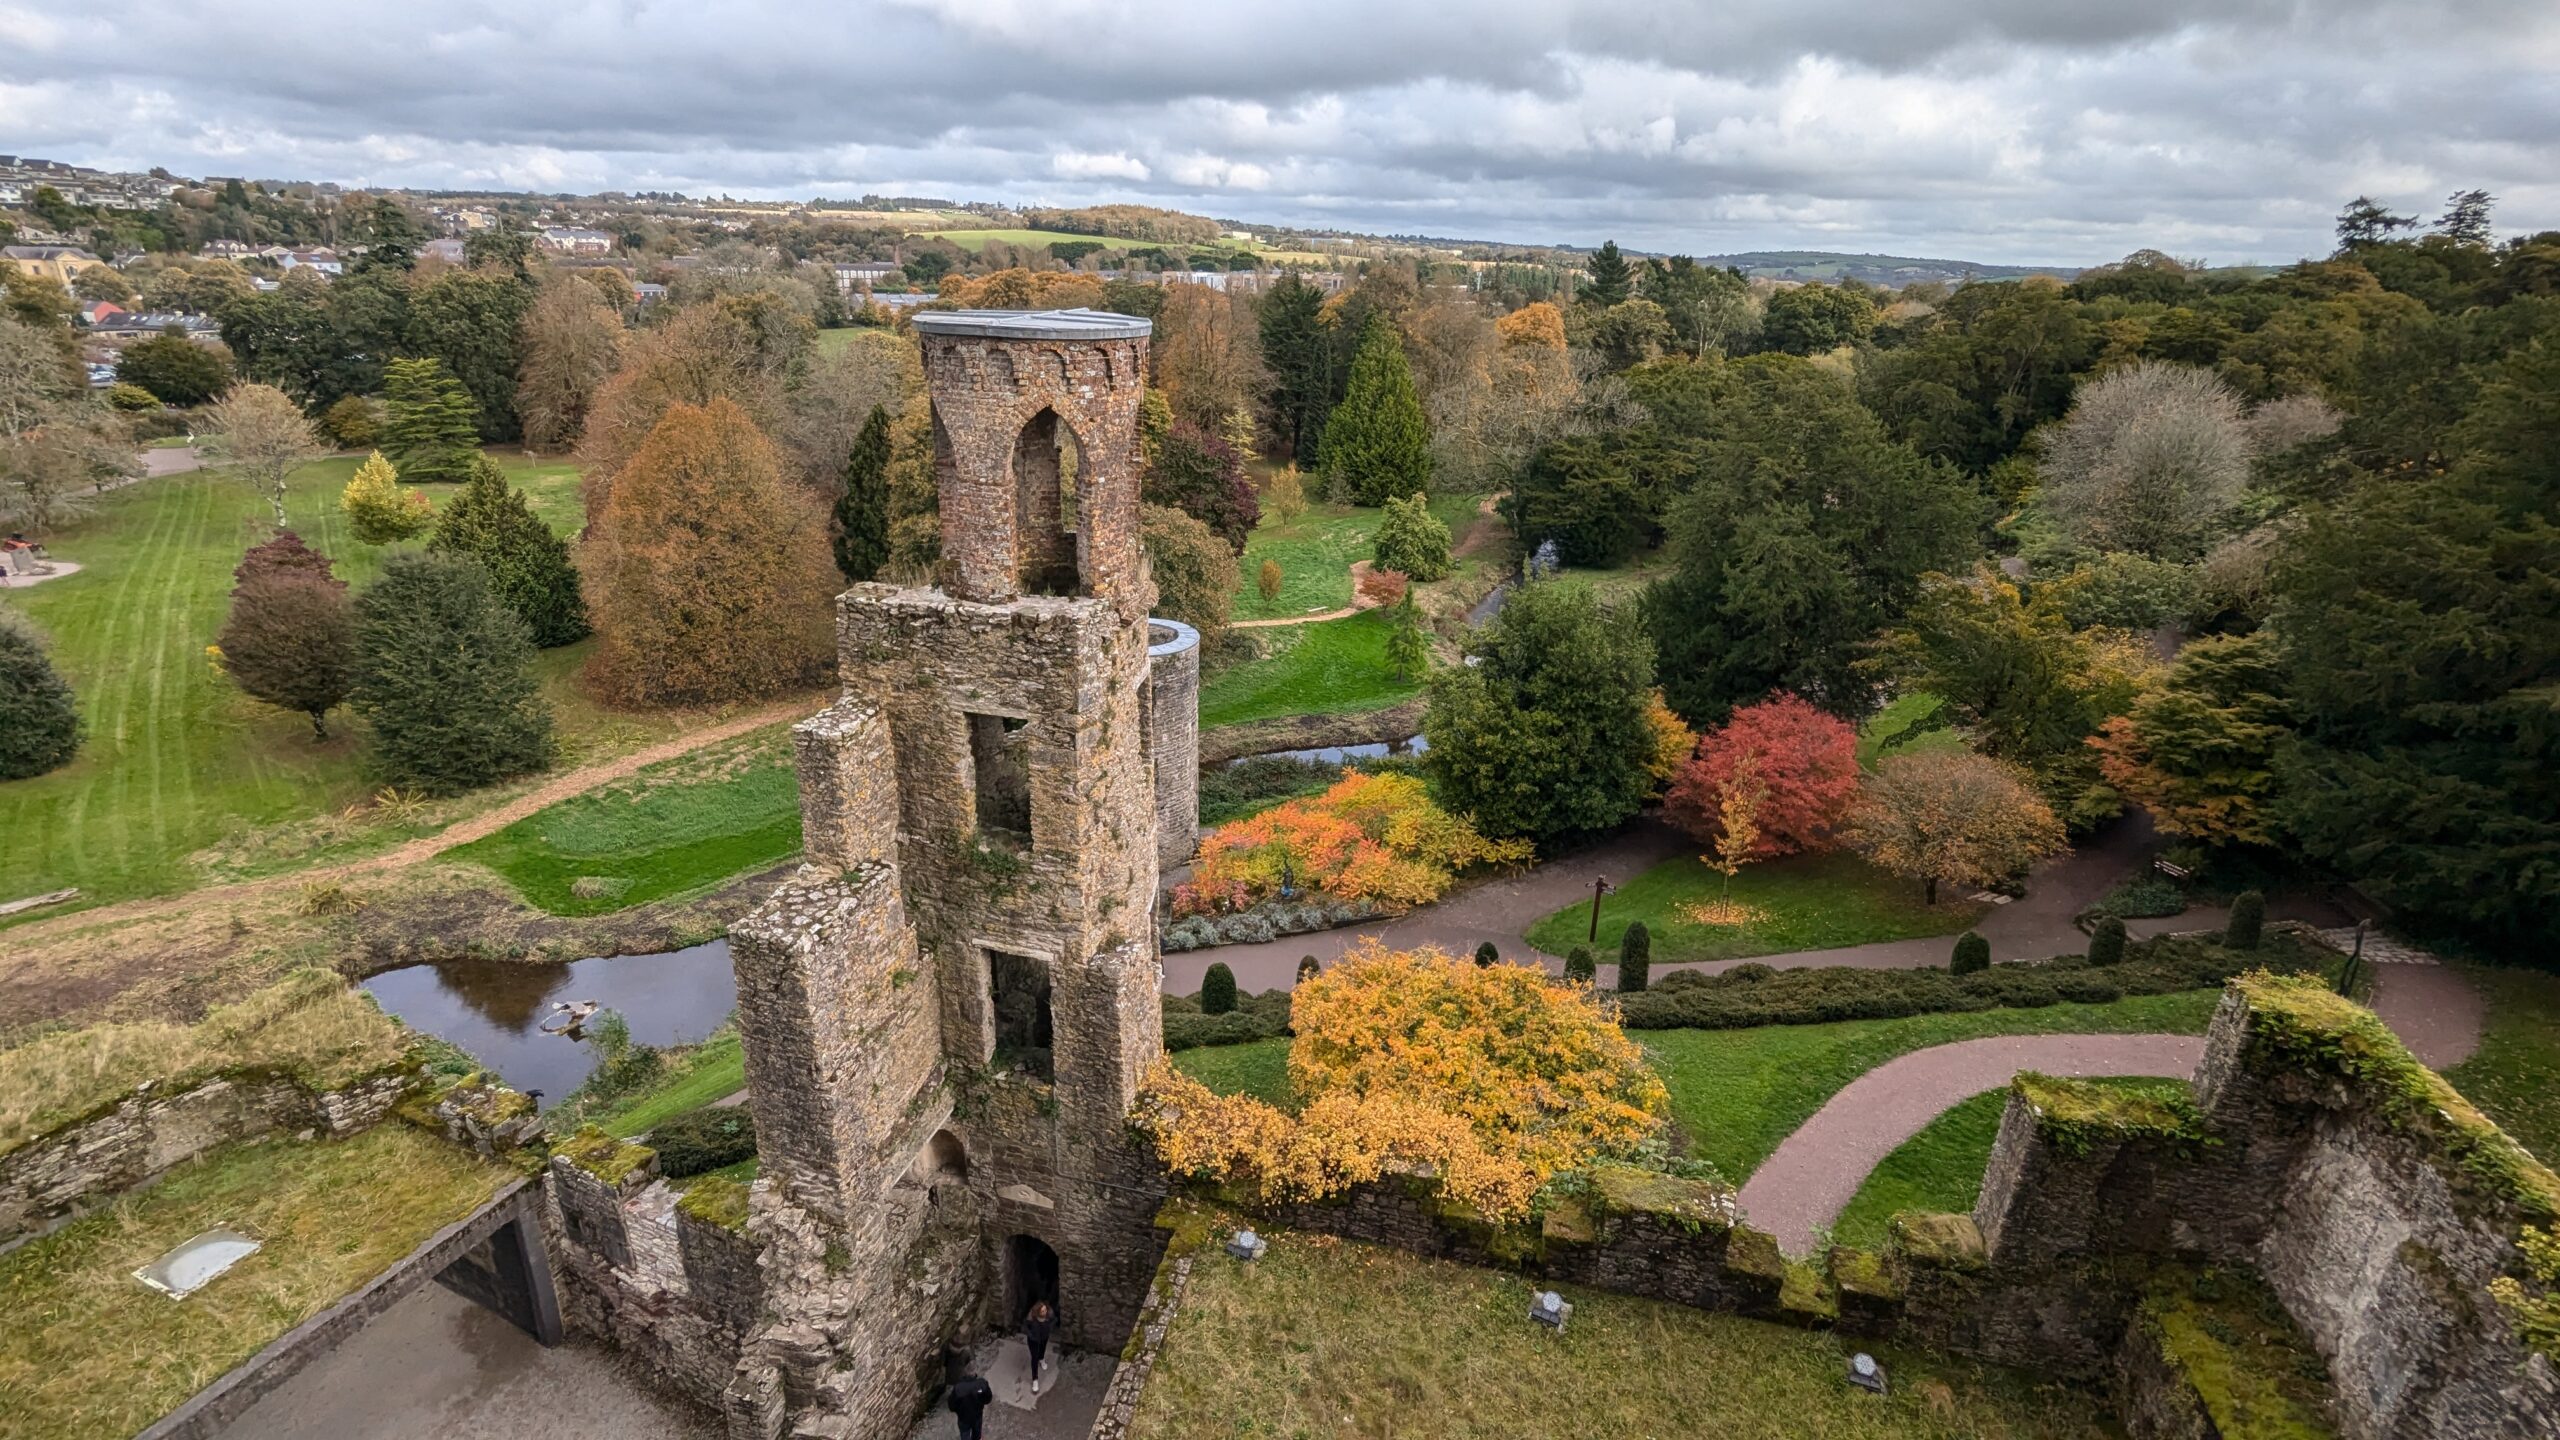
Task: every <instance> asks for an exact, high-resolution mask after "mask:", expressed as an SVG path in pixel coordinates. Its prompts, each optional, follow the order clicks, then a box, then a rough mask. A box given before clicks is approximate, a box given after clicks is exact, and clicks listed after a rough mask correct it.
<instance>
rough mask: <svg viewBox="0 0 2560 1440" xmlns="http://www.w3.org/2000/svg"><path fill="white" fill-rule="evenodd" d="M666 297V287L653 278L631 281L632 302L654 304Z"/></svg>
mask: <svg viewBox="0 0 2560 1440" xmlns="http://www.w3.org/2000/svg"><path fill="white" fill-rule="evenodd" d="M666 298H667V287H666V286H664V285H661V284H658V283H657V282H656V281H654V280H639V281H635V282H633V283H632V286H631V299H632V302H633V303H634V304H639V305H655V304H657V303H658V302H659V301H661V300H664V299H666Z"/></svg>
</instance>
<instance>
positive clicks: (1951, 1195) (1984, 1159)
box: [1831, 1077, 2193, 1250]
mask: <svg viewBox="0 0 2560 1440" xmlns="http://www.w3.org/2000/svg"><path fill="white" fill-rule="evenodd" d="M2087 1083H2089V1084H2092V1085H2106V1086H2111V1087H2114V1088H2117V1089H2124V1090H2133V1091H2137V1092H2139V1093H2142V1094H2146V1095H2157V1096H2160V1097H2162V1098H2168V1097H2171V1096H2180V1097H2183V1096H2185V1095H2188V1094H2190V1093H2191V1092H2192V1088H2193V1087H2191V1086H2190V1085H2189V1084H2188V1083H2187V1082H2186V1081H2184V1080H2172V1079H2153V1078H2147V1077H2113V1078H2107V1079H2098V1080H2091V1081H2089V1082H2087ZM2008 1105H2009V1090H2008V1087H2007V1086H2005V1085H2004V1086H2002V1087H2001V1088H1999V1089H1997V1090H1986V1091H1984V1092H1983V1093H1982V1094H1979V1095H1976V1096H1974V1097H1973V1098H1972V1099H1970V1100H1966V1101H1964V1102H1963V1103H1961V1104H1959V1105H1956V1106H1955V1107H1953V1108H1951V1109H1949V1110H1948V1111H1947V1112H1946V1113H1945V1114H1943V1115H1941V1116H1939V1117H1938V1118H1937V1119H1935V1120H1932V1121H1930V1122H1929V1124H1928V1125H1927V1127H1926V1128H1924V1129H1922V1130H1921V1132H1920V1133H1919V1134H1917V1135H1914V1136H1912V1137H1911V1138H1910V1139H1908V1140H1905V1141H1903V1142H1902V1143H1901V1144H1900V1145H1898V1146H1896V1147H1894V1151H1893V1153H1892V1154H1890V1155H1887V1156H1886V1157H1884V1159H1883V1160H1881V1161H1879V1162H1878V1163H1877V1165H1876V1168H1875V1169H1874V1170H1873V1171H1871V1172H1869V1174H1868V1175H1867V1183H1866V1184H1864V1185H1862V1186H1859V1187H1858V1193H1857V1194H1856V1195H1854V1196H1852V1197H1851V1198H1850V1200H1849V1204H1848V1205H1847V1207H1846V1208H1844V1209H1842V1210H1841V1212H1840V1218H1839V1220H1838V1221H1836V1222H1835V1223H1834V1224H1833V1225H1832V1227H1831V1238H1832V1239H1834V1240H1836V1241H1838V1242H1839V1243H1841V1244H1843V1245H1854V1246H1856V1247H1857V1248H1859V1249H1861V1250H1874V1249H1877V1248H1879V1247H1881V1246H1882V1245H1883V1244H1884V1241H1885V1230H1886V1227H1887V1226H1888V1225H1890V1224H1891V1223H1892V1221H1893V1217H1894V1216H1895V1215H1897V1214H1900V1213H1901V1212H1902V1211H1905V1210H1935V1211H1939V1212H1942V1213H1946V1214H1957V1215H1961V1214H1965V1213H1968V1212H1970V1211H1971V1210H1972V1209H1973V1202H1974V1201H1975V1200H1976V1199H1978V1198H1980V1197H1981V1195H1982V1171H1983V1167H1984V1166H1986V1165H1988V1164H1990V1163H1991V1142H1992V1141H1993V1139H1995V1138H1997V1137H1998V1135H1999V1134H2000V1113H2001V1112H2002V1111H2003V1110H2005V1109H2007V1108H2008Z"/></svg>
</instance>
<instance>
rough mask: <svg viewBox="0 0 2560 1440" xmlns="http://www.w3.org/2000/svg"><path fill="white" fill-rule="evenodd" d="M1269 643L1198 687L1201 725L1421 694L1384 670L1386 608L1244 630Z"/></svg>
mask: <svg viewBox="0 0 2560 1440" xmlns="http://www.w3.org/2000/svg"><path fill="white" fill-rule="evenodd" d="M1245 633H1246V634H1250V635H1254V636H1256V637H1257V639H1258V642H1259V643H1262V644H1265V645H1267V646H1269V647H1270V648H1269V653H1268V654H1267V655H1266V656H1265V658H1263V659H1260V660H1254V661H1249V662H1247V663H1245V664H1242V665H1234V666H1230V667H1229V668H1227V669H1224V670H1221V671H1219V672H1218V673H1217V674H1216V675H1214V676H1211V677H1210V678H1209V679H1208V680H1207V681H1205V682H1204V683H1203V684H1202V685H1201V687H1200V728H1201V729H1203V730H1211V729H1215V728H1217V727H1218V726H1220V725H1241V724H1243V723H1244V722H1246V721H1248V720H1269V719H1273V718H1275V717H1278V716H1282V715H1350V714H1357V713H1359V712H1361V711H1364V710H1383V709H1385V708H1387V707H1388V706H1390V705H1397V704H1401V703H1403V702H1404V701H1407V700H1410V699H1412V698H1413V697H1414V696H1416V695H1419V694H1421V693H1422V685H1421V682H1420V681H1419V680H1416V681H1414V682H1412V683H1409V684H1408V683H1402V682H1399V681H1398V680H1397V679H1396V677H1395V673H1394V672H1393V671H1391V670H1389V669H1388V668H1387V633H1388V631H1387V614H1386V612H1385V611H1383V610H1364V611H1362V612H1361V613H1359V614H1357V615H1353V616H1351V617H1349V618H1348V619H1343V620H1326V621H1323V622H1320V623H1318V624H1313V625H1288V626H1279V627H1275V628H1272V629H1268V630H1260V631H1246V632H1245Z"/></svg>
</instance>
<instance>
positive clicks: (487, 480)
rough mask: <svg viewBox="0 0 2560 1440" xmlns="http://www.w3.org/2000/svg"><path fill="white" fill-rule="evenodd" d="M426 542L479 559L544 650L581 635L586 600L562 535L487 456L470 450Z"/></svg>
mask: <svg viewBox="0 0 2560 1440" xmlns="http://www.w3.org/2000/svg"><path fill="white" fill-rule="evenodd" d="M427 548H428V549H429V550H432V551H436V552H439V553H442V554H449V555H467V556H469V557H471V558H472V559H474V560H477V561H479V562H480V564H481V565H482V567H483V568H485V569H487V570H488V572H489V579H490V582H491V583H492V584H493V585H495V586H496V587H497V592H498V598H499V599H500V600H502V601H504V602H506V606H507V608H508V609H510V610H513V611H514V612H516V615H517V617H518V618H520V619H522V620H523V621H524V623H525V628H526V630H527V631H528V632H529V633H530V634H531V635H532V636H533V643H534V644H536V645H538V646H540V647H542V648H543V649H545V650H548V649H550V648H552V647H553V646H555V645H573V644H576V643H577V642H578V641H580V640H584V639H585V638H587V607H586V605H585V603H584V602H583V601H581V600H580V599H579V596H578V571H577V567H575V566H574V565H572V564H570V563H569V544H568V542H567V541H565V540H562V539H561V538H560V537H559V536H557V535H555V534H553V533H552V532H551V527H550V526H548V525H545V524H543V523H542V517H540V516H538V515H536V514H534V513H533V507H532V506H531V505H529V504H527V503H526V502H525V498H524V492H523V491H521V490H518V489H517V488H516V487H514V486H513V485H510V484H508V483H507V477H506V474H505V472H503V471H501V470H499V469H498V466H497V462H495V461H493V460H491V459H490V458H489V457H488V456H486V455H478V454H475V455H473V456H472V457H471V478H470V479H469V480H467V481H465V482H464V483H463V486H462V493H461V494H459V495H456V496H454V497H453V499H452V501H451V502H449V503H448V504H446V506H445V507H444V510H443V511H442V512H441V513H440V514H438V515H437V516H436V532H435V534H434V536H433V537H431V538H430V539H429V540H428V541H427Z"/></svg>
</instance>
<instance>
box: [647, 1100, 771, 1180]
mask: <svg viewBox="0 0 2560 1440" xmlns="http://www.w3.org/2000/svg"><path fill="white" fill-rule="evenodd" d="M649 1148H650V1149H652V1150H655V1151H657V1152H658V1173H659V1174H661V1175H664V1176H666V1177H667V1178H668V1179H670V1180H681V1179H683V1178H684V1177H686V1176H688V1175H700V1174H702V1173H704V1172H705V1171H710V1170H717V1169H719V1168H720V1167H721V1166H723V1165H735V1164H737V1163H738V1162H739V1161H741V1160H744V1159H747V1158H749V1157H750V1156H752V1155H754V1154H755V1153H756V1117H755V1116H754V1115H753V1114H752V1113H751V1112H749V1111H748V1109H747V1107H746V1106H744V1105H706V1106H704V1107H702V1108H701V1109H699V1110H687V1111H686V1112H684V1113H683V1114H681V1115H677V1116H674V1117H673V1118H670V1119H666V1120H661V1121H659V1122H658V1124H657V1125H656V1126H655V1127H654V1128H652V1129H651V1130H650V1131H649Z"/></svg>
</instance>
